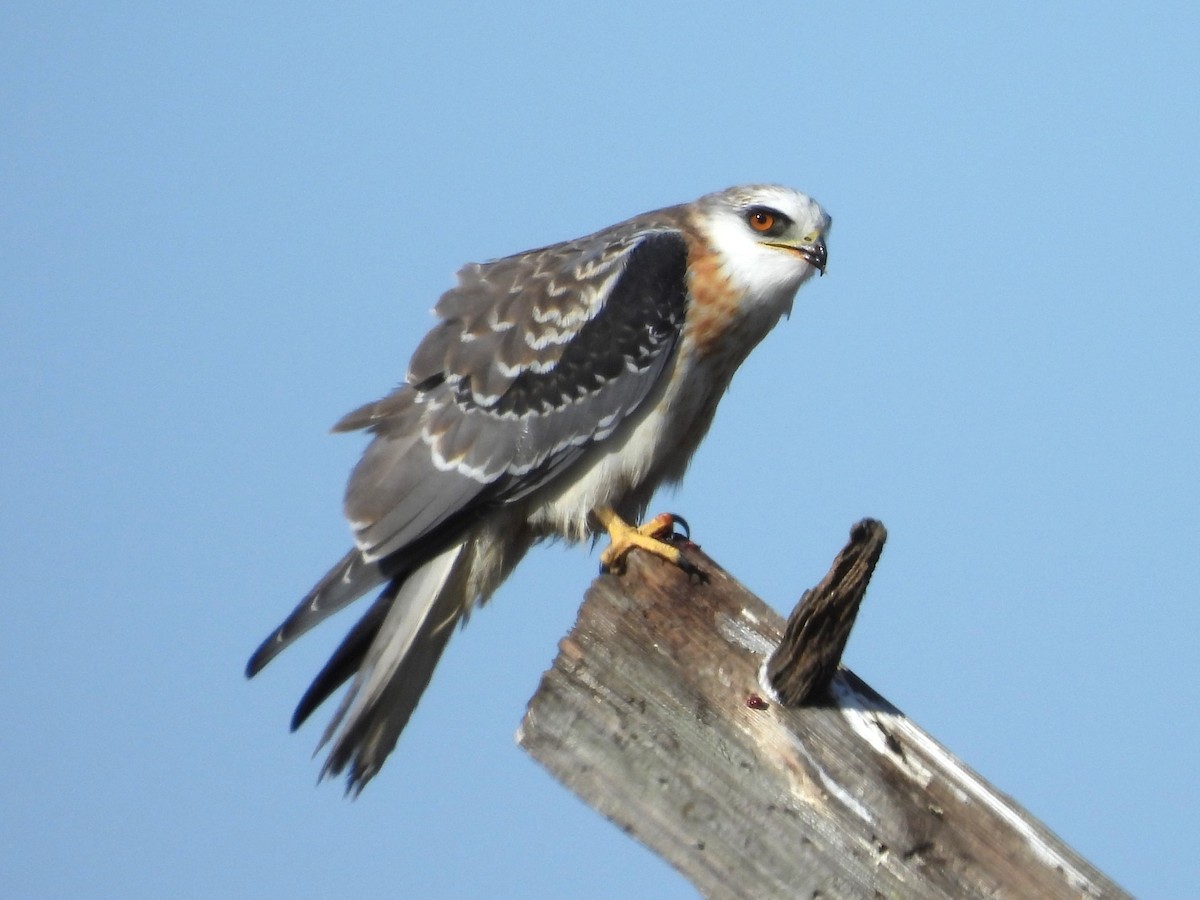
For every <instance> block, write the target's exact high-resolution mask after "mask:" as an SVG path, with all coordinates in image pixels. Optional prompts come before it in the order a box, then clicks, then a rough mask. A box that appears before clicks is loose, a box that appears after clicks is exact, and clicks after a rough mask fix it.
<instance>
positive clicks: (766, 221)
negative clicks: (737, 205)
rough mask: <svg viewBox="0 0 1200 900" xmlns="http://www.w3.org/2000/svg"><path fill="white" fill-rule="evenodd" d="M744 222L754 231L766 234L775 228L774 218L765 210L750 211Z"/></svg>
mask: <svg viewBox="0 0 1200 900" xmlns="http://www.w3.org/2000/svg"><path fill="white" fill-rule="evenodd" d="M746 221H748V222H749V223H750V227H751V228H753V229H754V230H755V231H757V232H759V233H761V234H766V233H767V232H768V231H770V230H771V229H772V228H774V227H775V216H774V214H772V213H770V212H768V211H767V210H765V209H752V210H751V211H750V214H749V216H747V218H746Z"/></svg>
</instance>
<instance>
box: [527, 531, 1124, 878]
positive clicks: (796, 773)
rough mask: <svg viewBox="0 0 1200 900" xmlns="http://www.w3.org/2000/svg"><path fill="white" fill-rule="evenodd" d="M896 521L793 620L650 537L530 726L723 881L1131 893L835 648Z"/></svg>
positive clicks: (535, 708) (858, 546) (665, 852)
mask: <svg viewBox="0 0 1200 900" xmlns="http://www.w3.org/2000/svg"><path fill="white" fill-rule="evenodd" d="M884 536H885V535H884V531H883V527H882V526H881V525H880V524H879V523H878V522H872V521H871V520H865V521H864V522H861V523H859V524H858V525H856V526H855V528H854V530H853V531H852V532H851V541H850V543H849V544H848V545H847V547H846V549H845V550H843V552H842V554H840V555H839V557H838V559H837V560H836V561H835V563H834V566H833V568H832V569H831V570H830V573H829V575H828V576H826V578H825V580H824V581H823V582H822V583H821V584H820V585H819V586H818V587H817V588H814V589H813V590H812V591H809V592H808V593H807V594H806V595H805V597H804V599H803V600H802V602H801V604H800V606H799V607H798V608H797V610H796V611H795V612H794V613H793V614H792V616H791V618H790V619H789V622H788V623H787V625H786V633H785V625H784V623H783V622H782V621H781V620H780V618H779V616H778V615H777V614H776V613H775V612H774V611H773V610H771V609H770V608H769V607H767V606H766V605H765V604H764V603H763V602H762V601H761V600H759V599H758V598H757V597H755V596H754V595H752V594H750V593H749V592H748V591H746V590H745V589H744V588H743V587H742V586H741V585H739V584H738V583H737V582H735V581H734V580H733V579H731V578H730V577H729V576H728V575H727V574H726V573H725V572H724V570H722V569H721V568H720V567H719V566H718V565H717V564H716V563H715V562H713V561H712V560H711V559H709V558H708V557H707V556H705V555H704V554H703V553H701V552H700V551H699V549H698V548H695V547H689V548H688V549H687V553H688V555H689V557H690V558H691V559H693V561H695V562H696V563H697V564H698V565H699V566H701V568H702V569H703V570H704V571H705V572H706V573H707V575H708V578H707V580H706V581H704V582H699V581H697V580H696V579H692V580H689V579H688V577H687V576H686V575H685V574H683V573H682V572H681V571H680V570H679V569H677V568H675V567H673V566H670V565H668V564H666V563H663V562H661V561H660V560H658V559H654V558H651V557H649V556H646V555H644V554H641V553H638V552H635V553H634V554H632V555H631V557H630V560H629V565H628V570H627V571H626V572H625V573H624V574H623V575H620V576H617V575H611V574H609V575H604V576H601V577H600V578H598V579H597V580H596V581H595V582H594V583H593V584H592V586H591V588H590V589H589V590H588V593H587V597H586V599H585V602H584V604H583V607H582V608H581V609H580V612H579V619H578V621H577V622H576V624H575V627H574V628H573V629H572V631H571V633H570V634H569V635H567V636H566V637H565V638H564V639H563V640H562V642H561V644H560V648H559V654H558V657H557V659H555V661H554V664H553V666H552V668H551V669H550V670H549V671H548V672H547V673H546V674H545V676H544V677H543V679H542V683H541V686H540V687H539V688H538V691H537V693H536V694H535V695H534V697H533V699H532V700H531V701H530V704H529V709H528V711H527V713H526V715H525V719H524V721H523V723H522V725H521V728H520V731H519V733H518V741H519V742H520V743H521V745H522V746H523V747H524V748H525V749H526V750H527V751H528V752H529V753H530V754H531V755H532V756H533V757H534V758H535V759H537V760H538V761H540V762H541V763H542V764H543V765H545V766H546V767H547V768H548V769H549V770H550V771H551V773H552V774H554V776H555V777H556V778H558V779H559V780H560V781H562V782H563V783H564V784H566V785H567V787H569V788H570V789H571V790H573V791H574V792H575V793H576V794H578V795H579V796H580V797H581V798H582V799H584V800H585V801H586V802H587V803H589V804H590V805H592V806H593V807H594V808H595V809H597V810H598V811H599V812H601V813H603V814H604V815H605V816H607V817H608V818H609V819H611V820H612V821H613V822H614V823H616V824H617V825H618V826H619V827H621V828H623V829H625V830H626V831H627V832H628V833H629V834H631V835H633V836H634V837H636V838H637V839H638V840H640V841H642V842H643V843H644V844H646V845H647V846H649V847H650V848H651V849H653V850H654V851H655V852H657V853H658V854H660V855H661V856H663V857H664V858H665V859H666V860H668V861H669V862H670V863H671V864H672V865H674V866H675V867H676V868H677V869H678V870H679V871H680V872H681V873H682V874H683V875H684V876H685V877H687V878H688V879H689V880H690V881H691V882H692V883H693V884H694V885H695V886H696V887H697V888H698V889H699V890H700V891H701V892H702V893H703V894H705V895H707V896H710V897H748V898H767V897H805V898H809V897H827V898H832V897H888V898H893V897H895V898H909V897H912V898H926V897H930V898H932V897H939V898H976V897H978V898H983V897H1036V898H1060V897H1061V898H1079V897H1126V896H1128V895H1127V894H1125V892H1124V891H1122V890H1121V889H1120V888H1119V887H1118V886H1117V885H1116V884H1114V883H1113V882H1112V881H1110V880H1109V879H1108V878H1106V877H1105V876H1104V875H1103V874H1102V873H1101V872H1099V871H1098V870H1097V869H1096V868H1094V867H1093V866H1092V865H1090V864H1089V863H1088V862H1087V861H1086V860H1084V859H1082V858H1081V857H1080V856H1079V855H1078V854H1077V853H1075V852H1074V851H1073V850H1072V849H1071V848H1070V847H1068V846H1066V845H1065V844H1064V843H1063V842H1062V841H1061V840H1059V838H1058V837H1056V836H1055V835H1054V834H1053V833H1052V832H1051V831H1050V830H1049V829H1047V828H1046V827H1045V826H1044V825H1043V824H1041V823H1040V822H1038V821H1037V820H1036V819H1034V818H1033V817H1032V816H1031V815H1030V814H1029V813H1028V812H1026V811H1025V810H1024V809H1022V808H1021V807H1020V806H1018V805H1017V804H1016V803H1014V802H1013V801H1012V800H1011V799H1010V798H1008V797H1006V796H1005V795H1003V794H1002V793H1000V792H999V791H997V790H996V789H995V788H993V787H992V786H991V785H989V784H988V783H987V782H985V781H984V780H983V779H982V778H980V777H979V776H978V775H976V774H975V773H974V772H972V771H971V770H970V769H969V768H968V767H967V766H965V765H964V764H963V763H961V762H960V761H959V760H957V759H956V758H955V757H954V756H953V755H951V754H950V753H949V752H948V751H947V750H946V749H945V748H943V747H942V746H941V745H940V744H938V743H937V741H935V740H934V739H933V738H931V737H930V736H929V735H927V734H925V733H924V732H923V731H921V729H920V728H918V727H917V726H916V725H915V724H913V723H912V722H911V721H909V719H908V718H907V717H906V716H905V715H904V714H903V713H901V712H900V711H899V710H898V709H896V708H895V707H893V706H892V705H891V704H889V703H888V702H887V701H886V700H885V699H884V698H883V697H881V696H880V695H879V694H877V693H875V691H873V690H871V688H870V687H868V686H867V685H866V684H865V683H863V682H862V681H860V680H859V679H858V678H857V677H855V676H854V674H853V673H851V672H850V671H849V670H848V669H845V668H839V667H838V662H839V659H840V657H841V652H842V648H843V647H844V646H845V642H846V638H847V637H848V636H849V632H850V627H851V625H852V624H853V621H854V615H855V613H856V612H857V609H858V605H859V603H860V602H861V600H862V596H863V593H864V591H865V589H866V584H867V581H868V580H869V578H870V575H871V571H872V570H873V568H874V565H875V562H876V561H877V560H878V558H879V554H880V551H881V550H882V546H883V540H884Z"/></svg>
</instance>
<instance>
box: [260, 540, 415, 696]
mask: <svg viewBox="0 0 1200 900" xmlns="http://www.w3.org/2000/svg"><path fill="white" fill-rule="evenodd" d="M387 569H388V561H383V562H367V561H366V560H365V559H363V555H362V553H360V552H359V551H358V550H357V549H355V550H351V551H350V552H349V553H347V554H346V555H345V556H343V557H342V559H341V560H340V561H339V562H338V564H337V565H335V566H334V567H333V568H332V569H330V570H329V571H328V572H327V573H326V574H325V577H324V578H322V579H321V580H320V581H319V582H317V584H316V586H315V587H314V588H313V589H312V590H311V591H309V592H308V594H307V595H306V596H305V597H304V599H303V600H301V601H300V602H299V603H298V604H297V605H296V608H295V609H294V610H292V612H291V614H290V615H289V616H288V617H287V618H286V619H284V620H283V623H282V624H281V625H280V626H279V627H278V628H276V629H275V630H274V631H272V632H271V634H270V635H268V636H267V639H266V640H265V641H263V642H262V643H261V644H259V646H258V649H257V650H255V651H254V654H253V655H252V656H251V657H250V661H249V662H248V663H246V677H247V678H253V677H254V676H255V675H257V674H258V673H259V672H260V671H262V669H263V667H264V666H265V665H266V664H267V663H269V662H270V661H271V660H273V659H274V658H275V657H276V656H278V655H279V654H280V653H281V652H282V651H283V650H284V648H286V647H287V646H288V645H289V644H291V643H292V642H293V641H294V640H296V638H298V637H300V635H302V634H304V633H305V632H306V631H308V630H309V629H310V628H312V627H313V626H314V625H316V624H318V623H319V622H322V621H324V620H325V619H326V618H327V617H328V616H331V615H333V613H335V612H337V611H338V610H339V609H341V608H342V607H344V606H346V605H347V604H349V603H352V602H354V601H355V600H357V599H358V598H359V597H361V596H362V595H363V594H365V593H366V592H367V591H369V590H371V589H372V588H373V587H376V586H377V585H380V584H382V583H383V582H385V581H387V580H388V579H389V578H391V577H395V576H396V575H398V574H399V573H397V572H389V571H387ZM339 683H340V682H339ZM335 687H336V685H335Z"/></svg>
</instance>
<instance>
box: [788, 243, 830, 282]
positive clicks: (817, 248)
mask: <svg viewBox="0 0 1200 900" xmlns="http://www.w3.org/2000/svg"><path fill="white" fill-rule="evenodd" d="M796 252H797V253H799V254H800V255H801V256H803V257H804V259H805V261H807V262H808V264H809V265H810V266H812V267H813V268H814V269H816V270H817V271H818V272H820V273H821V274H822V275H824V274H825V263H826V261H827V260H828V259H829V254H828V252H827V251H826V249H825V241H824V240H822V239H821V238H817V240H815V241H813V242H812V243H811V244H801V245H800V246H798V247H797V248H796Z"/></svg>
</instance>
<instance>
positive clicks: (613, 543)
mask: <svg viewBox="0 0 1200 900" xmlns="http://www.w3.org/2000/svg"><path fill="white" fill-rule="evenodd" d="M592 515H594V516H595V517H596V520H597V521H598V522H599V523H600V524H601V526H603V528H604V530H605V531H607V532H608V537H609V540H610V543H609V545H608V546H607V547H606V548H605V549H604V552H603V553H601V554H600V570H601V571H602V572H607V571H610V570H618V571H619V570H620V569H622V568H624V566H625V557H626V556H628V555H629V551H630V550H632V549H633V548H634V547H637V548H639V549H641V550H645V551H646V552H647V553H653V554H654V555H655V556H657V557H660V558H661V559H665V560H666V561H667V562H669V563H671V564H673V565H676V566H678V567H679V568H681V569H683V571H685V572H687V573H688V574H689V575H692V574H701V573H700V569H699V568H698V567H697V566H696V565H695V564H694V563H691V562H689V561H688V560H686V559H685V558H684V556H683V554H682V553H680V552H679V548H678V547H675V546H674V545H672V544H669V543H668V542H667V541H666V540H664V538H670V537H671V535H673V534H674V533H675V525H676V523H679V524H682V525H683V526H684V528H685V529H687V522H685V521H684V520H683V518H682V517H681V516H676V515H673V514H672V513H662V514H661V515H657V516H655V517H654V518H653V519H651V520H650V521H649V522H647V523H646V524H645V525H642V526H640V527H639V526H635V525H630V524H629V523H628V522H626V521H625V520H624V519H622V518H621V517H620V516H618V515H617V513H616V511H615V510H614V509H613V508H612V507H611V506H601V507H597V508H596V509H594V510H593V511H592Z"/></svg>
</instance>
